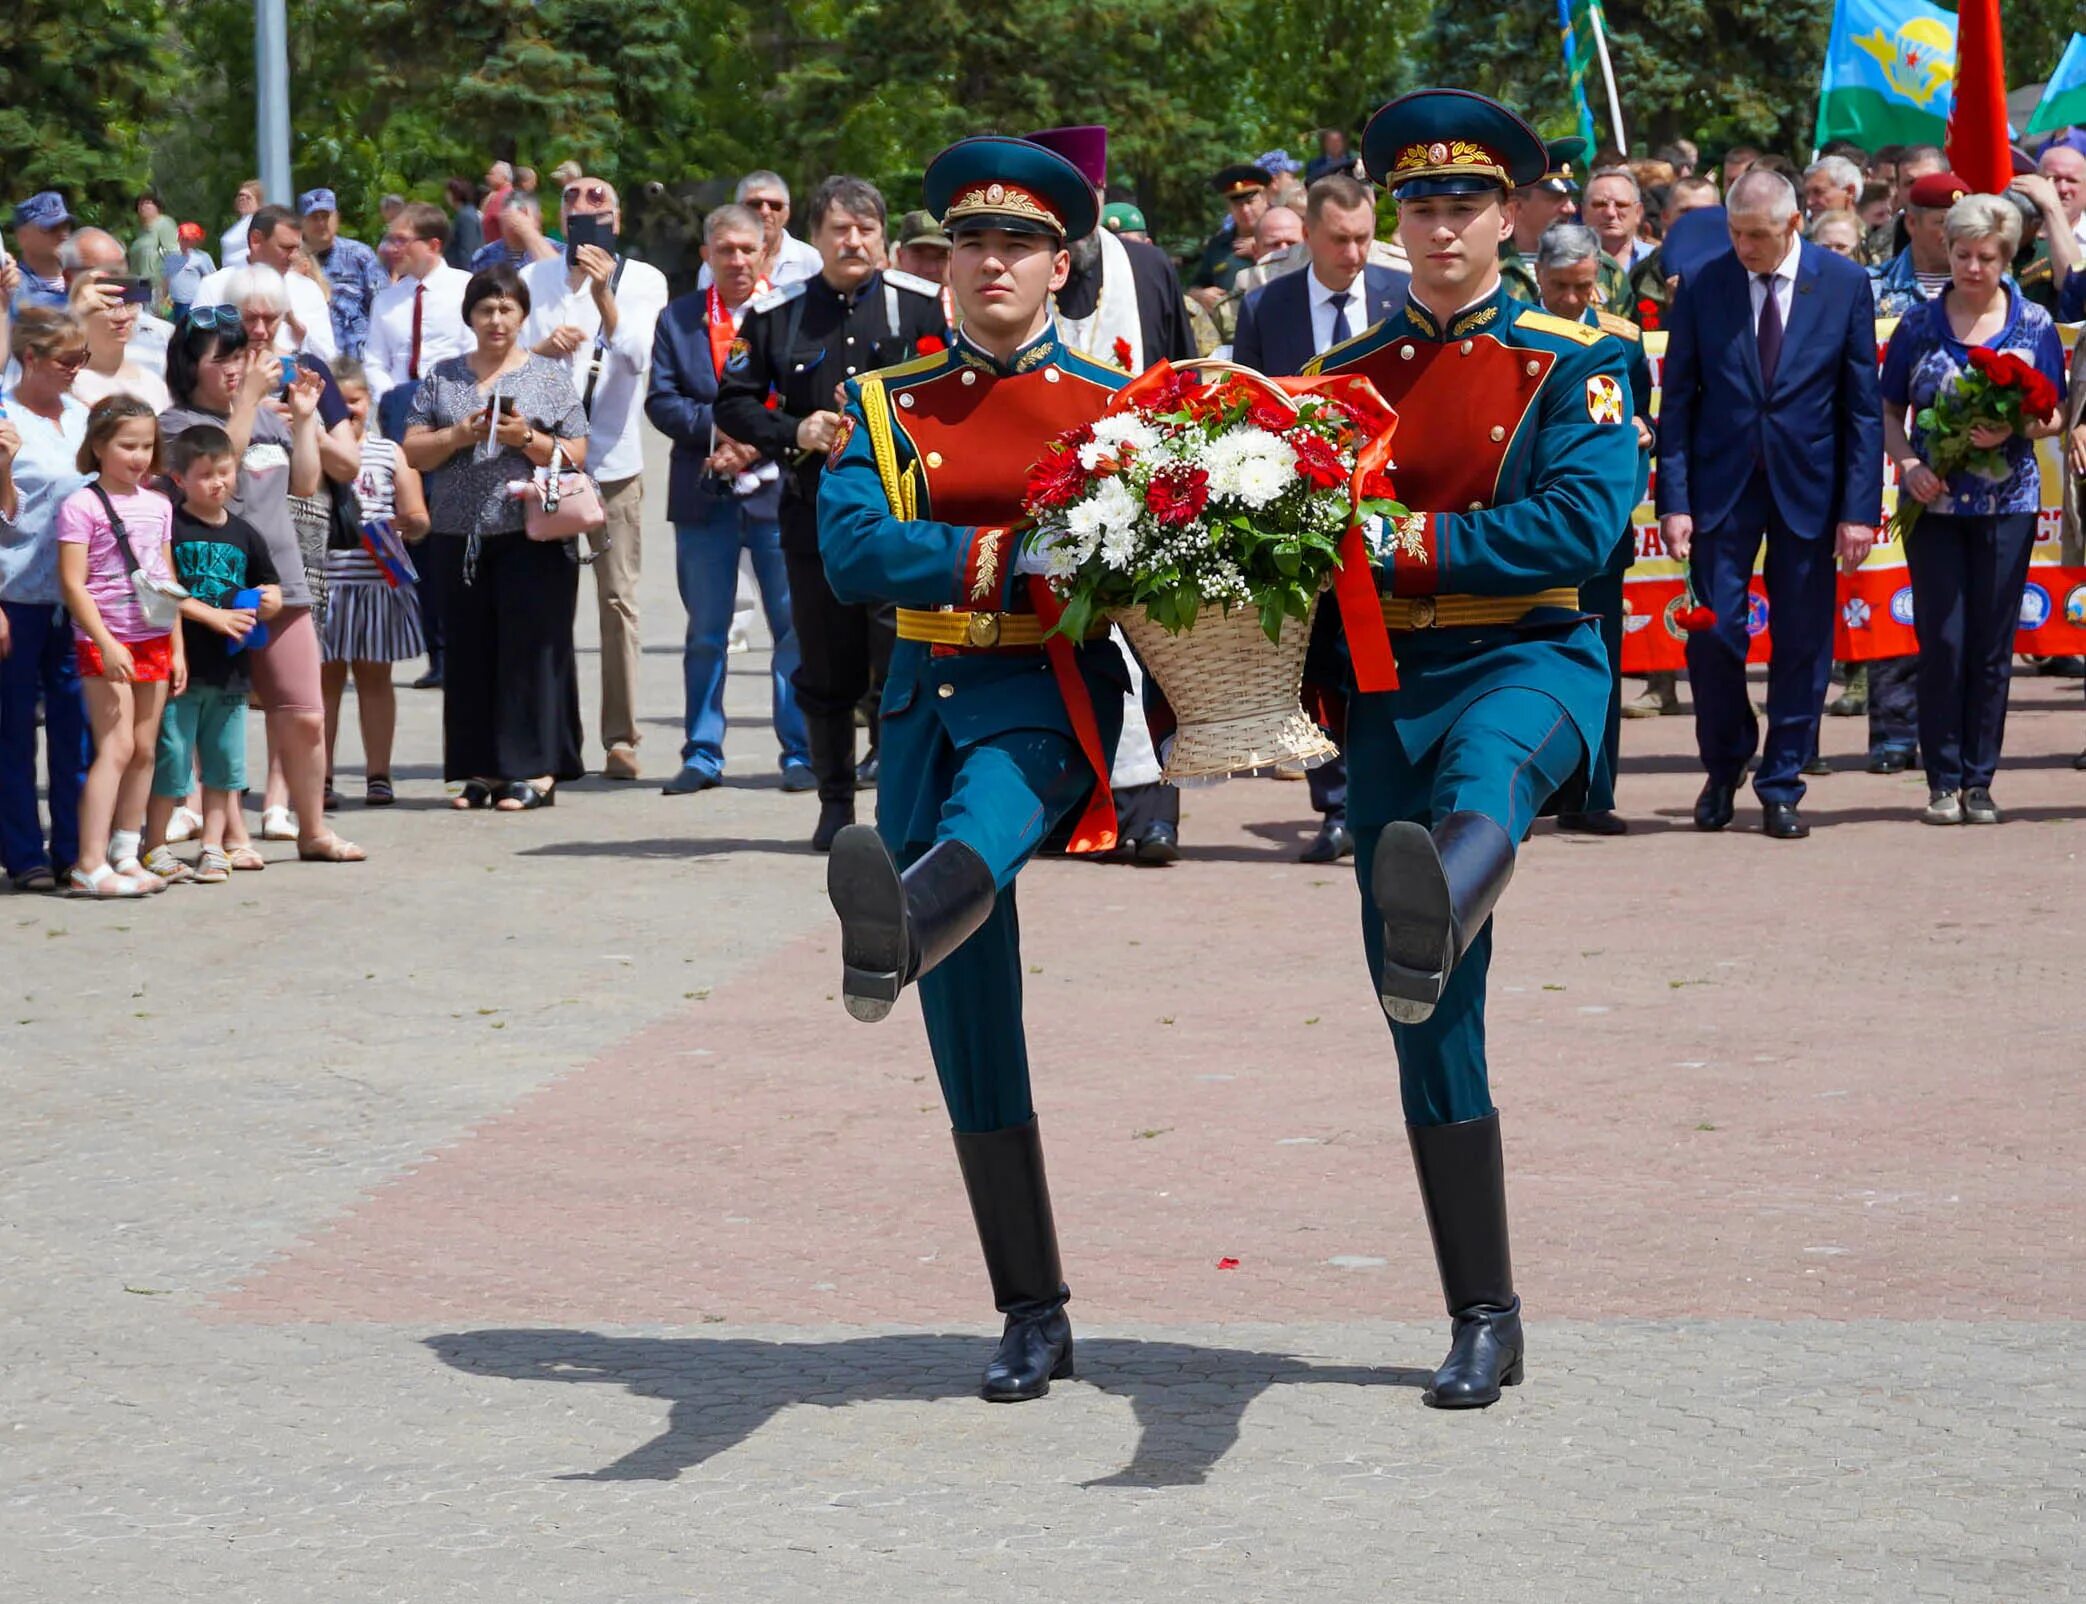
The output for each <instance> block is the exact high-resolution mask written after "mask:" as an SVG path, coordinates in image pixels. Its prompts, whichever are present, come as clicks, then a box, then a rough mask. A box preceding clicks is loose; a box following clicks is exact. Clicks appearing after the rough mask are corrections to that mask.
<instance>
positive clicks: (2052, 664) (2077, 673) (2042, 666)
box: [2035, 655, 2086, 679]
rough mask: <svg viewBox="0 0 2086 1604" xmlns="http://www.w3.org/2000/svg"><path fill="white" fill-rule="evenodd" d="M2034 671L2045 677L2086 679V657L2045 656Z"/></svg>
mask: <svg viewBox="0 0 2086 1604" xmlns="http://www.w3.org/2000/svg"><path fill="white" fill-rule="evenodd" d="M2035 671H2036V672H2037V673H2038V674H2041V675H2042V676H2043V677H2044V678H2045V679H2086V657H2075V656H2069V655H2067V656H2064V657H2045V658H2044V659H2043V660H2042V662H2041V663H2039V664H2038V665H2037V666H2036V670H2035Z"/></svg>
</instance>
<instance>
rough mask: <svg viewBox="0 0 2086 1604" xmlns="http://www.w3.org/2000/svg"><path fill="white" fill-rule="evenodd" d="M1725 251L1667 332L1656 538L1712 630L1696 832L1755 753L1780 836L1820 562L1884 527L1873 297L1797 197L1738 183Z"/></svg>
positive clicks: (1696, 279)
mask: <svg viewBox="0 0 2086 1604" xmlns="http://www.w3.org/2000/svg"><path fill="white" fill-rule="evenodd" d="M1727 210H1728V212H1729V218H1728V222H1729V229H1730V234H1731V245H1732V249H1731V251H1730V253H1728V254H1722V255H1718V256H1715V257H1713V258H1712V259H1710V260H1709V261H1708V262H1706V263H1705V264H1703V265H1702V267H1700V268H1699V269H1698V270H1697V271H1696V272H1694V273H1693V274H1691V275H1684V276H1683V277H1682V280H1681V284H1680V288H1679V290H1678V291H1677V293H1676V295H1675V297H1674V302H1673V310H1672V313H1671V316H1670V320H1669V322H1668V324H1667V327H1668V329H1669V331H1670V343H1669V344H1668V346H1667V348H1666V366H1665V374H1664V390H1663V394H1662V397H1661V408H1662V411H1661V414H1660V418H1659V471H1658V511H1659V532H1660V535H1661V537H1662V538H1663V539H1664V541H1665V544H1666V549H1667V551H1669V552H1670V553H1672V555H1673V556H1674V557H1675V558H1676V559H1677V560H1679V561H1683V562H1686V563H1687V564H1688V572H1689V578H1690V581H1691V582H1692V584H1693V586H1694V591H1695V595H1696V597H1697V599H1698V600H1699V601H1700V602H1701V603H1702V604H1703V605H1704V606H1706V607H1708V608H1710V609H1711V610H1712V611H1714V612H1715V614H1716V618H1717V622H1716V626H1715V627H1714V628H1713V629H1708V630H1703V631H1700V632H1698V633H1695V634H1692V635H1690V636H1689V637H1688V681H1689V684H1690V685H1691V686H1692V687H1693V690H1694V693H1695V737H1696V745H1697V748H1698V750H1699V751H1700V752H1701V754H1702V766H1703V768H1704V769H1705V770H1707V771H1708V781H1707V783H1706V784H1705V785H1704V786H1703V788H1702V795H1701V797H1700V798H1699V799H1697V801H1696V803H1695V827H1696V828H1697V829H1700V830H1721V829H1723V828H1724V827H1725V826H1726V825H1728V824H1729V823H1730V822H1731V818H1732V804H1733V799H1734V797H1735V796H1736V794H1737V791H1738V787H1739V784H1740V782H1741V781H1742V780H1743V779H1744V777H1745V770H1746V765H1747V763H1748V762H1750V761H1751V760H1752V758H1753V756H1754V753H1755V752H1756V751H1758V752H1759V753H1760V768H1759V772H1758V773H1757V774H1756V775H1755V777H1754V780H1753V789H1754V792H1755V793H1756V794H1757V795H1758V796H1759V798H1760V801H1761V803H1762V805H1763V806H1764V808H1765V810H1766V830H1767V833H1768V834H1769V835H1770V836H1773V837H1775V838H1776V839H1778V840H1792V839H1795V838H1797V837H1799V836H1805V835H1808V834H1810V826H1808V825H1807V824H1805V823H1804V822H1803V818H1802V816H1801V815H1800V814H1799V813H1798V811H1797V804H1798V802H1800V801H1801V800H1802V799H1803V794H1804V782H1803V778H1802V774H1801V770H1802V768H1803V765H1804V762H1805V760H1806V759H1807V758H1809V757H1810V755H1811V752H1812V750H1813V748H1814V747H1815V745H1816V744H1817V739H1818V717H1819V714H1820V712H1821V711H1822V710H1823V708H1824V705H1825V692H1826V687H1827V683H1828V681H1829V678H1830V675H1831V672H1832V637H1833V561H1834V558H1835V556H1837V557H1838V559H1839V561H1840V562H1841V563H1842V564H1844V565H1845V566H1846V567H1847V568H1849V569H1850V570H1851V569H1853V568H1854V567H1856V566H1858V565H1859V564H1860V563H1861V561H1862V559H1863V558H1865V557H1866V556H1868V554H1869V548H1870V546H1871V545H1873V544H1874V543H1875V539H1876V526H1877V524H1878V523H1880V522H1881V521H1882V516H1883V414H1882V402H1881V397H1880V394H1879V390H1878V381H1877V371H1876V325H1875V312H1874V300H1873V298H1872V297H1871V295H1870V292H1869V280H1868V275H1867V274H1866V273H1864V272H1863V271H1862V270H1861V269H1860V268H1859V267H1857V266H1856V265H1855V264H1854V263H1852V262H1850V261H1847V260H1845V259H1844V258H1842V257H1838V256H1835V255H1833V254H1832V253H1831V252H1830V251H1824V250H1820V249H1819V248H1818V247H1817V246H1815V245H1810V244H1807V243H1805V242H1804V241H1803V240H1802V239H1801V238H1800V237H1799V234H1798V228H1799V224H1800V222H1801V214H1800V211H1799V209H1798V206H1797V200H1796V191H1795V189H1794V188H1793V187H1792V186H1791V185H1790V183H1789V181H1788V180H1787V179H1785V178H1783V177H1782V176H1781V175H1780V174H1779V173H1773V172H1764V171H1763V172H1755V173H1748V174H1746V175H1745V177H1743V178H1742V179H1740V180H1739V182H1738V183H1736V184H1735V185H1733V186H1732V191H1731V196H1730V199H1729V201H1728V203H1727ZM1763 537H1764V538H1765V540H1766V542H1767V563H1766V579H1767V599H1768V606H1769V609H1770V615H1771V621H1772V627H1773V630H1774V652H1773V659H1772V661H1771V663H1770V664H1769V667H1768V680H1767V739H1766V744H1765V746H1764V747H1763V746H1762V745H1761V740H1760V721H1759V719H1758V718H1757V717H1756V716H1755V715H1754V712H1753V704H1752V701H1751V699H1750V698H1749V697H1748V695H1747V691H1746V643H1747V639H1748V627H1747V626H1748V621H1749V613H1750V611H1751V602H1750V599H1749V597H1748V593H1747V592H1748V582H1749V581H1750V580H1751V578H1752V574H1753V560H1754V557H1755V555H1756V554H1757V553H1758V552H1759V550H1760V543H1761V540H1762V539H1763Z"/></svg>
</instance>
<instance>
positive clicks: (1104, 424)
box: [1079, 412, 1159, 473]
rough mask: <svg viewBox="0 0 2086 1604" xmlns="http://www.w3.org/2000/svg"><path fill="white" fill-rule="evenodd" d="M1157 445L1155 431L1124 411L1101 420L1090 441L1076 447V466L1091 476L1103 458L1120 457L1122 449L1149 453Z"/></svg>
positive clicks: (1141, 420) (1157, 434)
mask: <svg viewBox="0 0 2086 1604" xmlns="http://www.w3.org/2000/svg"><path fill="white" fill-rule="evenodd" d="M1158 443H1159V433H1158V431H1157V430H1156V429H1154V428H1153V427H1152V426H1151V425H1150V424H1148V423H1146V422H1145V421H1144V420H1143V419H1142V418H1139V417H1136V416H1134V415H1132V414H1130V413H1127V412H1126V413H1122V414H1120V415H1119V416H1117V417H1113V418H1103V419H1102V420H1101V421H1100V422H1099V423H1097V424H1095V425H1094V437H1093V439H1091V440H1089V441H1088V442H1087V443H1086V444H1085V445H1083V446H1081V447H1080V448H1079V465H1080V466H1081V467H1082V468H1084V469H1086V470H1087V471H1088V472H1089V473H1091V472H1092V471H1093V470H1094V469H1095V468H1097V467H1098V466H1100V463H1101V460H1102V458H1104V457H1117V456H1121V455H1122V449H1123V447H1125V446H1129V447H1131V448H1132V449H1134V450H1137V451H1149V450H1150V449H1151V448H1152V447H1153V446H1155V445H1157V444H1158Z"/></svg>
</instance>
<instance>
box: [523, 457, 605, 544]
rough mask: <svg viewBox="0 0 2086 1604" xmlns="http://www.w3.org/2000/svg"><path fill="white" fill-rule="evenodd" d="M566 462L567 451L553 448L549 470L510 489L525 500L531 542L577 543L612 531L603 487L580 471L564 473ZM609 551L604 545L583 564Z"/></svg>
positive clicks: (525, 525) (526, 530)
mask: <svg viewBox="0 0 2086 1604" xmlns="http://www.w3.org/2000/svg"><path fill="white" fill-rule="evenodd" d="M564 460H565V453H564V448H563V447H561V446H558V445H556V444H553V445H552V446H551V451H550V465H549V466H548V467H546V468H539V469H538V470H537V471H536V473H535V475H534V476H533V477H532V478H529V479H525V480H520V481H517V482H516V483H513V484H510V485H508V487H507V490H508V493H509V494H510V495H516V496H519V497H520V498H521V501H522V531H523V533H525V534H526V535H527V536H528V537H529V538H530V539H531V540H573V539H577V538H578V537H579V536H581V535H591V534H595V533H598V532H599V531H600V530H603V529H606V528H607V527H608V513H607V512H606V511H605V510H604V509H603V507H602V505H601V487H600V486H599V485H597V484H595V483H594V480H593V478H592V476H591V475H589V474H585V473H582V472H580V471H578V470H577V469H568V470H565V471H560V465H561V464H562V463H563V462H564ZM607 549H608V542H606V541H603V542H602V543H601V545H600V546H599V547H598V548H597V549H596V550H595V551H593V552H591V553H590V554H588V555H587V556H584V557H582V558H580V561H581V562H582V563H590V562H592V561H593V560H594V559H595V558H596V557H598V556H600V555H601V553H602V552H603V551H606V550H607Z"/></svg>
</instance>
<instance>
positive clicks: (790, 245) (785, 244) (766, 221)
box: [695, 168, 825, 290]
mask: <svg viewBox="0 0 2086 1604" xmlns="http://www.w3.org/2000/svg"><path fill="white" fill-rule="evenodd" d="M732 199H733V200H734V201H736V202H738V204H739V205H741V206H743V207H745V208H746V209H747V210H748V211H750V212H752V213H754V214H755V215H756V216H758V217H759V218H760V220H761V238H762V240H763V242H764V244H765V246H766V250H765V254H764V255H763V256H762V258H761V277H762V278H763V279H765V280H766V281H767V285H768V288H769V289H771V290H779V289H782V288H784V287H785V286H787V285H791V284H795V283H796V282H797V281H798V280H800V279H812V278H817V277H818V275H819V273H820V272H821V270H822V269H823V268H824V266H825V263H824V261H823V259H822V258H821V257H820V256H819V254H818V250H817V248H816V247H815V246H812V245H808V244H806V243H805V242H804V241H803V240H800V239H798V238H797V236H796V235H794V234H792V233H791V232H790V231H789V185H788V184H786V183H784V182H783V181H782V175H781V174H779V173H771V172H769V171H767V170H766V169H765V168H763V169H761V170H760V171H758V172H751V173H748V174H747V175H746V176H745V177H744V178H742V179H740V180H739V184H738V188H736V189H735V190H733V192H732ZM695 287H696V288H697V289H699V290H706V289H708V288H709V287H710V267H709V264H708V263H707V262H706V263H704V264H703V270H702V272H700V273H699V274H697V275H696V280H695Z"/></svg>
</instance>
